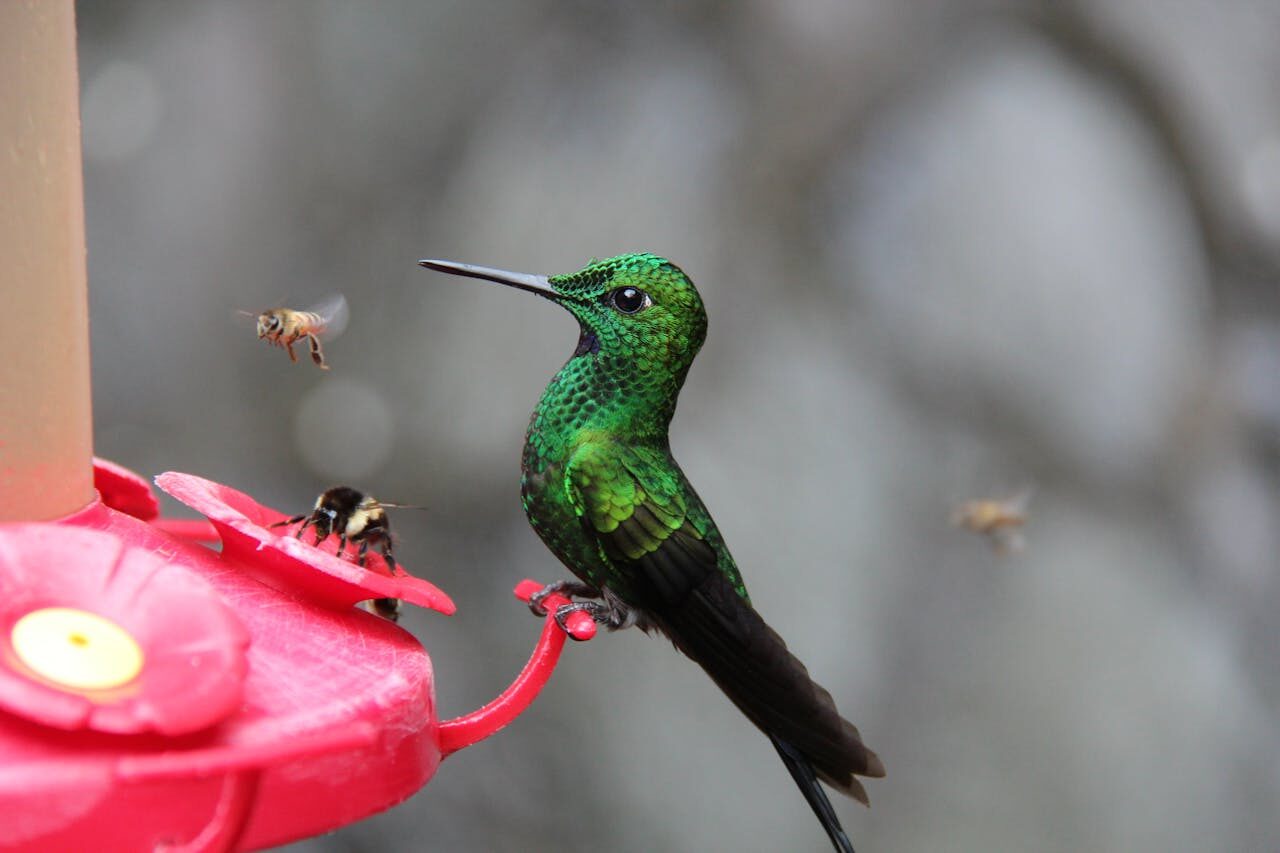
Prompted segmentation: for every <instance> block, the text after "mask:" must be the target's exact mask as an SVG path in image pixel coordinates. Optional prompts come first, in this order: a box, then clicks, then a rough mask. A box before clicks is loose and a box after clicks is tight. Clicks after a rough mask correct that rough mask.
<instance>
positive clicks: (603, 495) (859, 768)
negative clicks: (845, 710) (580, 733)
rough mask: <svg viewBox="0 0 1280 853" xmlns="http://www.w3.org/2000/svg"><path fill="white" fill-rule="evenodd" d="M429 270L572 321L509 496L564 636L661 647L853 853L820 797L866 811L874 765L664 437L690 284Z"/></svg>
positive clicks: (634, 270) (692, 332) (613, 274)
mask: <svg viewBox="0 0 1280 853" xmlns="http://www.w3.org/2000/svg"><path fill="white" fill-rule="evenodd" d="M418 263H419V265H420V266H423V267H426V268H428V269H432V270H436V271H439V272H444V273H450V274H453V275H458V276H466V277H470V278H475V279H483V280H486V281H492V282H497V283H498V284H504V285H508V286H510V287H514V288H518V289H520V290H525V291H529V292H531V293H535V294H537V295H539V296H542V297H544V298H546V299H549V300H551V301H552V302H554V303H556V304H557V305H559V306H561V307H562V308H565V309H567V310H568V311H569V313H571V314H572V315H573V316H574V317H575V318H576V319H577V321H578V325H579V327H580V328H579V336H578V343H577V346H576V347H575V348H574V350H573V354H572V355H571V356H570V357H569V360H568V362H566V363H565V365H564V367H563V368H561V369H560V372H559V373H557V374H556V375H555V376H554V377H553V378H552V379H551V382H550V384H548V385H547V388H546V390H545V391H544V392H543V394H542V398H541V400H539V402H538V405H537V408H535V409H534V411H533V415H532V417H531V418H530V421H529V429H528V433H527V435H526V437H525V445H524V453H523V457H522V465H521V468H522V476H521V481H520V492H521V499H522V503H523V505H524V510H525V513H526V514H527V515H528V518H529V523H530V524H531V525H532V526H533V529H534V531H535V532H537V534H538V536H539V537H540V538H541V539H542V541H543V542H544V543H545V544H546V545H547V547H548V548H550V550H551V551H552V552H553V553H554V554H555V555H556V557H558V558H559V559H560V561H561V562H562V563H564V565H565V566H566V567H567V568H568V569H569V571H571V572H572V573H573V574H574V575H575V576H576V577H577V580H576V581H560V582H558V583H554V584H551V585H550V586H548V587H547V588H546V589H544V590H543V591H542V592H541V593H539V595H537V596H535V597H534V599H533V601H532V602H531V604H532V606H533V607H534V608H535V612H539V611H540V610H541V604H540V602H541V601H542V599H544V598H545V597H546V595H549V594H551V593H552V592H560V593H564V594H567V595H568V596H570V597H571V598H572V603H570V604H565V605H561V607H560V608H559V609H558V610H557V611H556V613H555V618H556V620H557V621H558V622H559V623H560V624H561V626H562V627H563V626H564V624H565V622H564V620H565V619H566V618H567V617H568V616H569V615H570V614H571V613H574V612H578V611H583V612H586V613H588V614H590V615H591V617H592V618H593V619H594V620H595V621H596V622H597V623H598V624H600V625H603V626H605V627H606V628H609V629H611V630H616V629H620V628H626V627H630V626H636V627H638V628H640V629H641V630H643V631H644V632H646V633H652V632H658V633H660V634H663V635H665V636H667V637H668V638H669V639H670V640H671V642H672V643H673V644H674V645H675V647H676V648H677V649H679V650H680V651H681V652H683V653H684V654H685V655H686V656H688V657H689V658H691V659H692V660H693V661H694V662H696V663H697V664H698V665H699V666H701V667H702V668H703V670H705V671H706V673H707V674H708V675H709V676H710V677H711V679H712V680H713V681H714V682H715V683H716V685H717V686H719V687H720V689H721V690H722V691H724V693H725V694H726V695H727V696H728V697H729V699H730V700H731V701H732V702H733V703H734V704H735V705H736V706H737V707H738V709H739V710H741V711H742V713H743V714H744V715H746V717H747V719H749V720H750V721H751V722H752V723H754V724H755V725H756V727H757V728H759V729H760V730H761V731H762V732H763V733H764V734H765V735H766V736H767V737H768V738H769V740H770V741H772V743H773V746H774V747H775V748H776V749H777V751H778V755H779V756H780V757H781V758H782V761H783V763H784V764H785V765H786V767H787V769H788V770H789V771H790V773H791V776H792V778H793V779H794V780H795V782H796V784H797V785H798V786H799V788H800V790H801V792H802V793H803V794H804V797H805V799H806V800H807V801H808V803H809V806H810V807H811V808H812V809H813V811H814V814H815V815H817V817H818V820H819V821H820V822H821V823H822V826H823V828H824V829H825V830H826V832H827V834H828V836H830V838H831V841H832V843H833V845H834V846H835V849H836V850H839V851H842V852H843V853H853V846H852V844H851V843H850V841H849V838H848V836H847V835H846V834H845V832H844V829H843V828H842V827H841V825H840V821H839V819H838V818H837V816H836V813H835V810H834V809H833V808H832V806H831V802H830V800H829V799H828V798H827V795H826V793H825V791H824V790H823V788H822V786H821V785H819V784H818V780H822V781H823V782H825V783H827V784H828V785H830V786H831V787H833V788H835V789H836V790H837V791H839V792H841V793H842V794H845V795H847V796H850V797H852V798H854V799H855V800H858V801H859V802H861V803H863V804H864V805H865V804H867V802H868V801H867V794H866V791H865V789H864V788H863V787H862V784H861V782H859V780H858V778H857V777H858V776H867V777H881V776H883V775H884V765H883V764H882V763H881V761H880V759H879V757H877V756H876V754H875V753H874V752H872V751H871V750H870V749H868V748H867V747H866V746H865V745H864V744H863V742H862V737H861V735H860V734H859V733H858V730H857V728H855V727H854V725H853V724H852V723H850V722H849V721H848V720H845V719H844V718H843V717H841V716H840V713H839V711H837V710H836V706H835V702H834V701H833V700H832V698H831V694H830V693H828V692H827V691H826V690H825V689H824V688H822V687H821V686H819V685H818V684H816V683H815V682H814V681H813V680H812V679H811V678H810V677H809V673H808V671H807V670H806V669H805V666H804V664H803V663H801V662H800V660H799V659H798V658H796V657H795V655H793V654H792V653H791V652H790V651H788V650H787V646H786V643H784V642H783V640H782V637H780V636H779V635H778V634H777V632H775V631H774V630H773V629H772V628H770V627H769V625H768V624H766V623H765V621H764V619H763V618H761V616H760V614H759V613H757V612H756V610H755V608H754V607H753V606H752V604H751V598H750V596H749V595H748V594H747V588H746V585H745V584H744V583H743V580H742V575H741V574H740V573H739V571H738V566H737V563H736V562H734V559H733V557H732V556H731V555H730V553H729V549H728V547H727V546H726V545H725V543H724V539H723V538H722V537H721V535H720V531H719V530H718V529H717V528H716V524H715V522H714V521H713V520H712V519H711V515H710V513H709V512H707V508H706V506H704V505H703V502H702V500H701V499H700V498H699V497H698V493H697V492H695V491H694V489H693V486H692V485H691V484H690V483H689V480H688V479H687V478H686V477H685V475H684V472H683V471H681V470H680V466H679V465H678V464H676V460H675V458H674V457H673V456H672V455H671V445H670V440H669V437H668V427H669V425H670V423H671V418H672V415H673V414H674V413H675V409H676V400H677V398H678V396H679V394H680V389H681V387H682V386H683V385H684V381H685V377H686V375H687V374H688V372H689V368H690V366H691V365H692V364H693V360H694V357H695V356H696V355H697V354H698V350H699V349H700V348H701V346H702V343H703V341H704V340H705V338H706V334H707V315H706V311H705V309H704V308H703V305H702V299H701V297H700V296H699V295H698V291H697V289H696V288H695V287H694V285H693V282H692V281H691V280H690V279H689V277H688V276H686V275H685V274H684V272H683V271H682V270H681V269H680V268H679V267H677V266H676V265H675V264H673V263H672V262H671V261H669V260H667V259H665V258H661V257H658V256H656V255H651V254H630V255H620V256H618V257H615V258H609V259H607V260H602V261H592V262H591V263H590V264H588V265H587V266H586V267H584V268H583V269H581V270H579V271H578V272H575V273H570V274H566V275H553V276H545V275H532V274H528V273H516V272H507V271H504V270H497V269H491V268H488V267H481V266H474V265H471V264H462V263H456V262H454V261H440V260H424V261H419V262H418Z"/></svg>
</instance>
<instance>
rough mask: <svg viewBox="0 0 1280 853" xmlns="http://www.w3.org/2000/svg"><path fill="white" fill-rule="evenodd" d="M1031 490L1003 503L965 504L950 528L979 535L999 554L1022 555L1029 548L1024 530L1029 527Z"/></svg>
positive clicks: (972, 502) (959, 509) (976, 501)
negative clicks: (1024, 547) (1028, 513)
mask: <svg viewBox="0 0 1280 853" xmlns="http://www.w3.org/2000/svg"><path fill="white" fill-rule="evenodd" d="M1032 491H1033V490H1032V489H1031V487H1029V486H1028V487H1026V488H1023V489H1021V490H1020V491H1018V492H1017V493H1016V494H1014V495H1012V496H1011V497H1008V498H1004V499H1002V500H994V499H983V500H973V501H965V502H964V503H962V504H960V506H958V507H956V509H955V511H954V512H952V513H951V524H952V526H954V527H963V528H964V529H966V530H972V531H973V532H974V533H980V534H982V535H984V536H986V537H987V538H988V539H989V540H990V541H991V546H992V547H993V548H994V549H995V551H996V553H997V554H1008V553H1013V552H1017V551H1021V550H1022V548H1023V546H1024V545H1025V544H1026V541H1025V539H1024V538H1023V535H1022V526H1023V525H1024V524H1026V523H1027V504H1028V503H1030V502H1031V494H1032Z"/></svg>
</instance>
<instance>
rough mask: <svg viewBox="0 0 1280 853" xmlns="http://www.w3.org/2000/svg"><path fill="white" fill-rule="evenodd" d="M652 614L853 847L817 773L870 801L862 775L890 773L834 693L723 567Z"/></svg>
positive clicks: (835, 834)
mask: <svg viewBox="0 0 1280 853" xmlns="http://www.w3.org/2000/svg"><path fill="white" fill-rule="evenodd" d="M651 615H652V616H653V618H654V621H655V622H656V624H657V625H658V627H660V628H661V629H662V630H663V632H664V633H666V634H667V636H669V637H670V638H671V640H672V642H674V643H675V645H676V647H677V648H678V649H680V650H681V651H682V652H684V653H685V654H686V655H688V656H689V657H690V658H692V659H693V660H695V661H697V663H698V664H699V665H700V666H701V667H702V668H703V669H704V670H706V672H707V674H708V675H710V676H711V678H712V679H713V680H714V681H715V683H716V684H717V685H718V686H719V687H720V689H721V690H723V691H724V692H725V694H726V695H727V696H728V697H729V698H730V699H731V700H733V703H734V704H735V705H737V706H738V708H739V710H741V711H742V713H743V714H745V715H746V716H747V718H748V719H749V720H751V722H753V723H755V725H756V726H757V727H758V728H759V729H760V730H761V731H763V732H764V733H765V734H766V735H768V736H769V739H770V740H772V741H773V745H774V746H775V747H776V748H777V750H778V754H779V755H780V756H782V760H783V762H784V763H785V764H786V765H787V769H788V770H789V771H791V775H792V777H793V778H794V779H795V780H796V784H797V785H799V786H800V790H801V791H802V792H803V793H804V796H805V799H806V800H808V802H809V805H810V806H811V807H812V808H813V811H814V814H816V815H817V816H818V820H820V821H821V822H822V825H823V827H825V828H826V830H827V834H828V835H830V836H831V840H832V842H833V843H834V844H835V846H836V849H837V850H840V851H842V853H848V851H850V850H852V847H851V845H850V844H849V839H848V837H847V836H846V835H845V834H844V830H843V829H841V827H840V821H839V820H838V819H837V818H836V814H835V811H834V810H833V809H832V807H831V803H830V801H829V800H828V799H827V797H826V794H825V793H824V792H823V790H822V788H821V786H819V785H818V783H817V779H821V780H822V781H823V782H826V783H827V784H828V785H831V786H832V787H833V788H835V789H836V790H838V791H840V792H841V793H843V794H845V795H847V796H850V797H852V798H854V799H855V800H857V801H859V802H860V803H863V804H866V803H867V792H866V790H864V789H863V787H862V783H860V782H859V781H858V779H857V777H858V776H870V777H880V776H883V775H884V765H883V764H882V763H881V761H880V759H879V757H877V756H876V754H875V753H874V752H872V751H871V750H870V749H868V748H867V747H866V746H865V745H864V744H863V743H862V736H861V735H860V734H859V733H858V730H857V728H855V727H854V725H853V724H852V723H850V722H849V721H848V720H846V719H844V718H843V717H841V716H840V712H839V711H837V710H836V705H835V702H834V701H833V700H832V698H831V694H830V693H828V692H827V691H826V690H825V689H823V688H822V687H821V686H820V685H818V684H815V683H814V681H813V679H811V678H810V677H809V672H808V670H806V669H805V666H804V664H803V663H801V662H800V660H799V659H798V658H797V657H796V656H795V655H793V654H791V652H789V651H788V650H787V644H786V643H785V642H783V640H782V637H780V636H778V633H777V632H776V631H774V630H773V629H772V628H770V627H769V626H768V624H766V623H765V621H764V619H762V618H761V617H760V614H758V613H757V612H756V611H755V608H753V607H752V606H751V605H750V604H749V603H747V602H746V601H745V600H744V599H743V598H742V597H741V596H739V595H738V594H737V593H736V592H735V591H734V589H733V587H732V586H731V585H730V584H729V582H728V581H727V580H726V579H725V577H724V576H723V575H722V574H721V573H719V572H709V573H707V574H706V575H705V576H704V577H703V578H701V579H700V580H699V581H698V582H697V585H696V586H694V587H693V588H692V589H690V590H688V592H687V594H686V595H684V596H683V600H681V601H679V602H670V603H669V604H668V606H667V607H666V608H664V610H663V612H662V613H661V615H660V616H658V615H656V614H651ZM815 777H816V778H815Z"/></svg>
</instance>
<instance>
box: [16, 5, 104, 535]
mask: <svg viewBox="0 0 1280 853" xmlns="http://www.w3.org/2000/svg"><path fill="white" fill-rule="evenodd" d="M85 277H86V276H85V243H84V184H83V180H82V178H81V165H80V91H79V82H78V79H77V74H76V32H75V9H74V6H73V4H72V2H71V0H0V521H20V520H29V521H35V520H44V519H51V518H57V517H59V516H63V515H66V514H68V513H71V512H74V511H76V510H77V509H80V508H81V507H83V506H84V505H85V504H87V503H89V502H90V501H91V500H93V458H92V457H93V422H92V411H91V400H90V393H89V317H88V294H87V289H86V282H85Z"/></svg>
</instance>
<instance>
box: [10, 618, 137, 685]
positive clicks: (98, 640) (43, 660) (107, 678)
mask: <svg viewBox="0 0 1280 853" xmlns="http://www.w3.org/2000/svg"><path fill="white" fill-rule="evenodd" d="M9 641H10V643H11V644H12V646H13V651H14V653H16V654H17V656H18V658H19V660H21V661H22V662H23V663H24V664H25V665H26V666H27V667H28V668H29V669H30V670H31V671H33V672H35V673H36V674H37V675H39V676H40V677H42V678H45V679H47V680H49V681H52V682H53V683H55V684H57V685H58V686H60V687H65V688H68V689H71V690H106V689H109V688H112V687H120V686H121V685H124V684H128V683H129V682H130V681H132V680H133V679H134V678H136V677H137V675H138V673H139V672H141V671H142V663H143V654H142V647H141V646H139V645H138V642H137V641H136V640H135V639H133V637H131V636H130V635H129V632H128V631H126V630H124V629H123V628H121V627H120V626H119V625H117V624H116V623H115V622H112V621H111V620H110V619H107V618H105V617H102V616H99V615H98V614H96V613H90V612H89V611H87V610H77V609H75V608H73V607H45V608H43V609H40V610H33V611H31V612H30V613H28V614H27V615H25V616H23V617H22V618H21V619H19V620H18V621H17V623H16V624H14V626H13V631H12V632H11V633H10V635H9Z"/></svg>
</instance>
